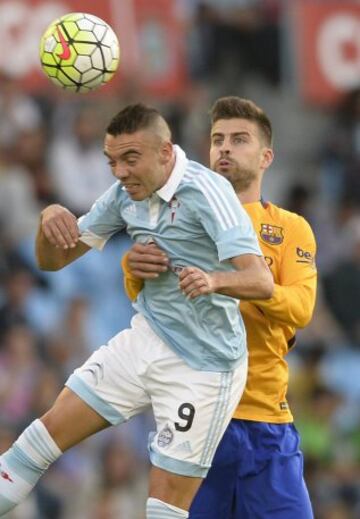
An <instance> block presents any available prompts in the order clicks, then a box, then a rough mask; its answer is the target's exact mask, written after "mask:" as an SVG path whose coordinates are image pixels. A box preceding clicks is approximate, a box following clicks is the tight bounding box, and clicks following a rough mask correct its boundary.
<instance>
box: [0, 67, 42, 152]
mask: <svg viewBox="0 0 360 519" xmlns="http://www.w3.org/2000/svg"><path fill="white" fill-rule="evenodd" d="M0 120H1V125H0V144H1V145H10V144H12V143H13V141H14V139H16V138H17V136H18V134H19V132H22V131H29V130H34V129H36V128H39V127H40V126H41V125H42V114H41V110H40V108H39V106H38V105H37V104H36V102H35V101H34V100H33V99H32V98H31V97H30V96H29V95H27V94H25V93H24V91H23V89H22V88H21V87H20V84H19V82H18V81H16V80H15V79H13V78H11V77H10V76H8V75H7V74H6V73H5V72H3V71H1V70H0Z"/></svg>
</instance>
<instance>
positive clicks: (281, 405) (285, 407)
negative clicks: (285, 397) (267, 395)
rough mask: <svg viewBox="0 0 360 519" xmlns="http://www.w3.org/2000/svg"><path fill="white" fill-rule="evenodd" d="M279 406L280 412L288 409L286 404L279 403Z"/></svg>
mask: <svg viewBox="0 0 360 519" xmlns="http://www.w3.org/2000/svg"><path fill="white" fill-rule="evenodd" d="M279 406H280V409H281V411H287V410H288V409H289V404H288V403H287V402H280V404H279Z"/></svg>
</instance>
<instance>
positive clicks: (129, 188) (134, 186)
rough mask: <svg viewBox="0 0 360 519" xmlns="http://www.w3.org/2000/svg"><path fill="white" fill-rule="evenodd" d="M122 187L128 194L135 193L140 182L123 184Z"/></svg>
mask: <svg viewBox="0 0 360 519" xmlns="http://www.w3.org/2000/svg"><path fill="white" fill-rule="evenodd" d="M124 188H125V189H126V191H127V193H129V195H135V194H136V193H137V192H138V190H139V188H141V185H140V184H124Z"/></svg>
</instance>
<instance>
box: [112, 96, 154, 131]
mask: <svg viewBox="0 0 360 519" xmlns="http://www.w3.org/2000/svg"><path fill="white" fill-rule="evenodd" d="M159 117H161V114H160V112H158V110H156V108H153V107H151V106H147V105H144V104H143V103H136V104H132V105H128V106H126V107H125V108H123V109H122V110H120V112H118V113H117V114H116V115H115V116H114V117H113V118H112V119H111V121H110V123H109V125H108V126H107V128H106V133H109V134H110V135H113V136H116V135H121V134H122V133H135V132H137V131H139V130H144V129H146V128H149V127H150V126H152V125H153V124H154V123H155V122H156V121H157V120H158V119H159Z"/></svg>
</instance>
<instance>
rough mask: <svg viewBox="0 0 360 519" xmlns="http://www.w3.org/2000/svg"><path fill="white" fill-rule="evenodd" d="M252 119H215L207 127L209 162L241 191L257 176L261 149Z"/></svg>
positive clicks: (260, 166)
mask: <svg viewBox="0 0 360 519" xmlns="http://www.w3.org/2000/svg"><path fill="white" fill-rule="evenodd" d="M266 149H268V148H266V147H265V145H264V143H263V142H262V138H261V135H260V131H259V129H258V126H257V125H256V123H254V122H252V121H248V120H247V119H240V118H234V119H219V120H218V121H216V123H214V125H213V126H212V129H211V147H210V166H211V169H213V170H214V171H216V172H217V173H220V174H221V175H223V176H224V177H225V178H227V179H228V180H229V181H230V182H231V184H232V185H233V187H234V189H235V191H237V192H241V191H244V190H246V189H248V188H249V186H250V185H251V184H252V183H253V182H254V181H256V180H257V179H258V178H259V175H260V173H261V171H262V170H263V169H264V167H263V166H264V160H263V159H264V151H265V150H266Z"/></svg>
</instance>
